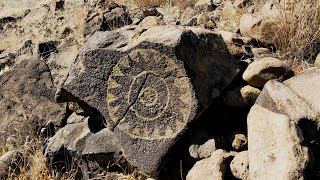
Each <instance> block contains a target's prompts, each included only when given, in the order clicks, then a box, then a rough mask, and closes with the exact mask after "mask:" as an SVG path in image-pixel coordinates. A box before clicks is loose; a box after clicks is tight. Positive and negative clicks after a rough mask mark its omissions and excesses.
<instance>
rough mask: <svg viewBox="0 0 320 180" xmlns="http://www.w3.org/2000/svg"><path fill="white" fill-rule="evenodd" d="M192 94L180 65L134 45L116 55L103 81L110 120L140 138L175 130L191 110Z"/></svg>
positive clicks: (162, 135) (173, 134) (165, 133)
mask: <svg viewBox="0 0 320 180" xmlns="http://www.w3.org/2000/svg"><path fill="white" fill-rule="evenodd" d="M192 96H193V93H192V89H191V84H190V81H189V79H188V77H187V75H186V72H185V70H184V68H183V65H182V64H181V63H179V62H178V61H177V60H174V59H170V58H169V57H168V56H167V55H165V54H163V53H161V52H159V51H157V50H152V49H148V50H146V49H135V50H133V51H131V52H130V53H129V54H128V56H126V57H123V58H122V59H120V60H119V62H118V63H117V64H116V65H115V66H114V67H113V69H112V72H111V74H110V76H109V78H108V83H107V105H108V111H109V116H110V118H111V120H112V121H113V122H114V123H115V124H117V127H118V128H119V129H121V130H122V131H124V132H125V133H126V134H128V135H130V136H133V137H138V138H143V139H158V138H169V137H173V136H175V135H176V134H177V133H179V132H180V131H181V130H182V129H183V128H184V127H185V125H186V124H187V122H188V120H189V118H190V116H191V114H192V113H193V112H192V102H191V101H192V98H193V97H192Z"/></svg>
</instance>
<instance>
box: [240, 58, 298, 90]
mask: <svg viewBox="0 0 320 180" xmlns="http://www.w3.org/2000/svg"><path fill="white" fill-rule="evenodd" d="M292 76H293V71H292V70H291V69H290V68H289V66H288V65H287V64H286V62H284V61H281V60H279V59H277V58H272V57H266V58H261V59H255V60H254V61H253V62H252V63H251V64H249V66H248V68H247V69H246V70H245V72H244V73H243V75H242V77H243V79H244V80H245V81H247V82H248V83H249V84H250V85H252V86H255V87H263V86H264V85H265V83H266V82H268V81H269V80H271V79H277V80H279V81H284V80H286V79H288V78H290V77H292Z"/></svg>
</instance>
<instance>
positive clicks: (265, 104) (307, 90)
mask: <svg viewBox="0 0 320 180" xmlns="http://www.w3.org/2000/svg"><path fill="white" fill-rule="evenodd" d="M319 79H320V70H319V69H316V68H314V69H310V70H306V71H305V72H303V73H301V74H300V75H298V76H295V77H293V78H291V79H289V80H287V81H285V82H284V83H280V82H277V81H275V80H272V81H269V82H268V83H267V84H266V85H265V87H264V89H263V91H262V92H261V95H260V96H259V98H258V99H257V102H256V104H255V105H254V106H253V107H252V108H251V110H250V113H249V115H248V141H249V142H248V149H249V165H250V170H249V173H250V179H268V178H270V177H273V179H304V178H305V177H306V174H305V173H306V171H307V170H308V169H307V167H308V165H310V163H312V161H311V160H312V158H313V157H312V156H311V155H312V152H311V150H310V147H309V146H308V145H309V144H310V142H308V141H311V140H310V139H309V137H307V136H305V134H306V133H307V134H308V133H309V132H305V129H304V128H303V126H302V124H303V123H311V124H312V123H313V124H315V126H316V124H317V121H319V113H320V107H319V102H318V100H319V98H320V95H319V93H318V89H319V87H320V81H319ZM307 131H310V129H308V130H307Z"/></svg>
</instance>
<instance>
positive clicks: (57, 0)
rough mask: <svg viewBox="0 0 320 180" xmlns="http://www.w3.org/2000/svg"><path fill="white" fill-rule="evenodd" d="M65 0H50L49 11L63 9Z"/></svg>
mask: <svg viewBox="0 0 320 180" xmlns="http://www.w3.org/2000/svg"><path fill="white" fill-rule="evenodd" d="M64 4H65V0H52V1H51V5H50V11H51V12H55V11H61V10H64Z"/></svg>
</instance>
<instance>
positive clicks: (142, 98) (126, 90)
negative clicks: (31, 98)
mask: <svg viewBox="0 0 320 180" xmlns="http://www.w3.org/2000/svg"><path fill="white" fill-rule="evenodd" d="M237 73H238V65H237V62H236V61H235V60H234V59H233V57H232V56H231V55H230V54H229V52H228V50H227V47H226V45H225V44H224V43H223V39H222V37H221V36H220V35H219V34H215V33H213V32H211V31H207V30H204V29H200V28H186V27H182V26H181V27H180V26H158V27H155V28H151V29H148V30H146V31H145V30H143V31H141V30H139V29H135V28H134V27H129V28H127V27H126V28H122V29H120V30H117V31H111V32H97V33H96V34H95V35H93V36H92V37H91V38H90V39H89V40H88V42H87V43H86V44H85V45H84V46H83V47H82V48H81V49H80V53H79V55H78V58H77V59H76V63H75V64H74V66H73V67H71V69H70V72H69V76H68V78H67V79H66V81H65V82H64V84H63V85H62V89H61V91H60V94H57V96H58V99H60V100H65V101H70V99H68V98H67V96H65V97H64V96H63V95H65V94H68V93H69V94H71V95H73V96H74V97H76V99H78V100H81V101H84V102H86V103H87V104H88V105H90V106H91V107H93V108H96V109H97V110H99V111H100V112H101V114H102V115H103V116H104V118H105V120H106V123H107V126H108V128H109V129H111V130H113V131H114V132H115V134H116V136H117V137H118V139H119V142H120V144H121V146H122V148H123V150H124V155H125V157H126V159H127V160H128V161H129V162H130V163H131V164H132V165H134V166H136V167H139V168H141V169H143V170H145V171H147V172H155V171H157V170H158V168H159V166H160V165H161V162H162V160H163V157H164V156H165V155H166V154H167V152H168V151H169V150H170V148H171V147H172V146H173V145H174V143H175V142H176V141H177V140H178V137H179V135H180V134H182V133H183V132H184V131H185V130H186V127H187V125H188V123H189V122H191V121H192V120H195V119H196V117H197V115H199V114H200V113H201V112H203V110H205V109H206V108H207V107H208V106H209V105H210V104H211V103H212V101H213V99H214V98H215V97H217V96H219V93H220V91H221V90H222V89H223V88H225V87H226V86H227V85H228V84H229V83H230V82H231V81H232V80H233V78H234V77H235V75H236V74H237ZM207 77H213V78H207Z"/></svg>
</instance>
